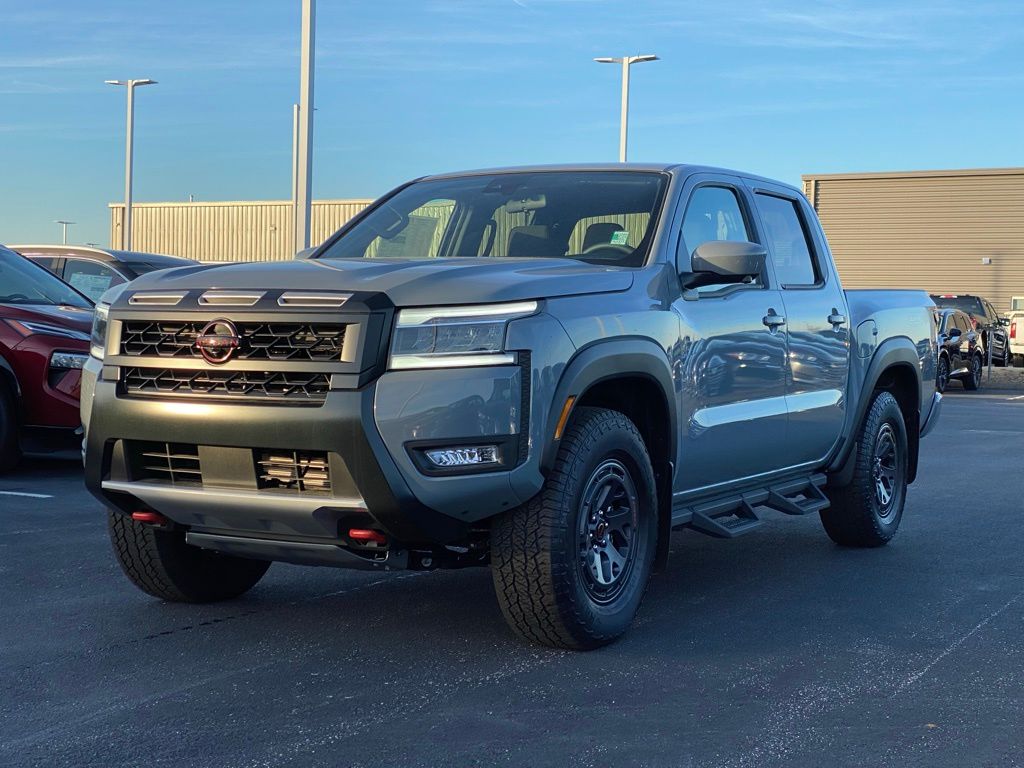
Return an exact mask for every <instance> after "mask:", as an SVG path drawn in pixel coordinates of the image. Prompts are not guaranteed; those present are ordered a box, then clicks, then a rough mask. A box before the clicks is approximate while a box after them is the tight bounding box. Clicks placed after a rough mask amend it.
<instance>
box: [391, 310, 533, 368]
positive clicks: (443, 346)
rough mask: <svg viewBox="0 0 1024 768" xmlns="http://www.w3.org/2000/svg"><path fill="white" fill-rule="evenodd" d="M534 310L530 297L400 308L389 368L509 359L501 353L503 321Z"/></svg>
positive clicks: (511, 357)
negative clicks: (508, 301)
mask: <svg viewBox="0 0 1024 768" xmlns="http://www.w3.org/2000/svg"><path fill="white" fill-rule="evenodd" d="M536 311H537V302H536V301H520V302H516V303H514V304H486V305H480V306H475V307H437V308H434V309H403V310H401V311H400V312H399V313H398V320H397V321H396V322H395V333H394V336H393V338H392V340H391V362H390V368H391V369H392V370H403V369H409V368H465V367H469V366H474V365H506V364H509V363H514V362H515V356H514V355H512V354H510V353H506V352H505V329H506V328H507V326H508V323H509V321H511V320H515V319H516V318H517V317H525V316H526V315H532V314H533V313H534V312H536Z"/></svg>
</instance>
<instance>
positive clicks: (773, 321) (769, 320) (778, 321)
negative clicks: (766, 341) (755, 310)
mask: <svg viewBox="0 0 1024 768" xmlns="http://www.w3.org/2000/svg"><path fill="white" fill-rule="evenodd" d="M761 322H762V323H764V324H765V325H766V326H768V329H769V330H771V331H774V330H775V329H777V328H778V327H779V326H782V325H785V324H786V318H784V317H783V316H782V315H780V314H777V313H776V312H775V310H774V309H769V310H768V314H767V315H765V316H764V317H762V318H761Z"/></svg>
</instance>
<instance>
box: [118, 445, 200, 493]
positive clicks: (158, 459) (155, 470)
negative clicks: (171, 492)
mask: <svg viewBox="0 0 1024 768" xmlns="http://www.w3.org/2000/svg"><path fill="white" fill-rule="evenodd" d="M131 459H132V465H133V469H132V479H133V480H142V481H147V480H148V481H153V480H156V481H162V482H169V483H171V484H172V485H202V484H203V473H202V471H201V470H200V468H199V449H198V448H197V447H196V446H194V445H187V444H184V443H142V442H137V443H133V445H132V451H131Z"/></svg>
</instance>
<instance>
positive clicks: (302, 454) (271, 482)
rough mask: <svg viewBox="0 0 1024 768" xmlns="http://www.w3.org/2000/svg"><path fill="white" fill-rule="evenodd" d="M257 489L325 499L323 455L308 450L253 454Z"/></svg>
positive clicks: (328, 489) (328, 481)
mask: <svg viewBox="0 0 1024 768" xmlns="http://www.w3.org/2000/svg"><path fill="white" fill-rule="evenodd" d="M256 474H257V486H258V487H259V488H260V489H261V490H288V491H299V492H300V493H314V494H321V495H324V496H329V495H330V493H331V472H330V466H329V465H328V462H327V454H326V453H314V452H311V451H257V452H256Z"/></svg>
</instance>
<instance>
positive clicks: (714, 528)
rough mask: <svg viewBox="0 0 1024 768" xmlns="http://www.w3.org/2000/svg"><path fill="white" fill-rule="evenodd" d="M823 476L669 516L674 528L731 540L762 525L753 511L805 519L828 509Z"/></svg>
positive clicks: (799, 480) (756, 491)
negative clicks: (682, 528)
mask: <svg viewBox="0 0 1024 768" xmlns="http://www.w3.org/2000/svg"><path fill="white" fill-rule="evenodd" d="M825 482H826V477H825V475H821V474H818V475H810V476H808V477H802V478H797V479H796V480H790V481H787V482H784V483H779V484H777V485H772V486H769V487H767V488H760V489H755V490H752V491H748V492H746V493H742V494H731V495H727V496H723V497H721V498H720V499H712V500H711V501H706V502H701V503H699V504H695V505H692V506H688V507H682V508H679V509H676V510H675V511H674V513H673V515H672V523H673V527H674V528H680V527H684V526H686V527H690V528H693V529H694V530H695V531H700V532H701V533H706V534H707V535H708V536H715V537H717V538H721V539H732V538H735V537H737V536H741V535H743V534H744V533H749V532H750V531H752V530H754V529H755V528H757V527H759V526H760V525H761V524H762V522H763V521H762V520H761V518H760V517H758V514H757V509H758V508H760V507H767V508H768V509H774V510H775V511H777V512H783V513H785V514H787V515H809V514H811V513H814V512H820V511H821V510H823V509H825V507H827V506H828V505H829V501H828V497H827V496H825V493H824V491H822V490H821V487H822V486H823V485H825Z"/></svg>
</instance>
